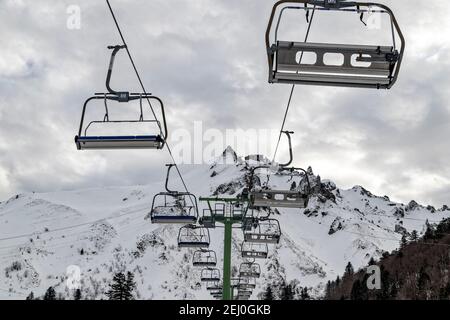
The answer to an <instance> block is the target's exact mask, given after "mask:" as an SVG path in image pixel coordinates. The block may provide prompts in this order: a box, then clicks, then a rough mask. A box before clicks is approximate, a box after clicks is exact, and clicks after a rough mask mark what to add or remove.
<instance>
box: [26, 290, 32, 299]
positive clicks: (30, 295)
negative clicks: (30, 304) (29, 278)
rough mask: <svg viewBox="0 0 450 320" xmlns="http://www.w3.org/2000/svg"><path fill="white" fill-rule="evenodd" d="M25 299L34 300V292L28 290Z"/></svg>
mask: <svg viewBox="0 0 450 320" xmlns="http://www.w3.org/2000/svg"><path fill="white" fill-rule="evenodd" d="M27 300H34V293H33V291H31V292H30V294H29V295H28V297H27Z"/></svg>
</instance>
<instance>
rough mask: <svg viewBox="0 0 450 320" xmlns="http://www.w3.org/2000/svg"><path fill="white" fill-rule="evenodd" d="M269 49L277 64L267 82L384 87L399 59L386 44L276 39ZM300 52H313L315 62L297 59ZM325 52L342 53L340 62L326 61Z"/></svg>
mask: <svg viewBox="0 0 450 320" xmlns="http://www.w3.org/2000/svg"><path fill="white" fill-rule="evenodd" d="M272 50H273V52H274V54H275V56H276V67H275V71H274V72H273V73H272V77H271V79H270V81H271V82H281V83H283V82H285V83H298V84H313V85H330V86H345V87H349V86H350V87H370V88H378V89H380V88H387V87H388V86H389V84H390V82H391V80H392V70H393V69H394V67H395V64H396V61H397V59H398V52H395V51H394V48H393V47H388V46H384V47H380V46H355V45H345V44H322V43H304V42H288V41H278V43H277V45H276V46H273V47H272ZM302 52H303V53H306V52H310V53H313V55H315V58H316V59H315V62H314V63H306V62H304V59H303V60H302V61H297V57H298V56H299V54H302ZM326 54H334V55H339V56H341V57H342V60H343V63H342V64H341V65H336V64H327V63H326V61H325V55H326ZM363 64H365V66H363Z"/></svg>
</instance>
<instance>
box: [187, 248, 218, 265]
mask: <svg viewBox="0 0 450 320" xmlns="http://www.w3.org/2000/svg"><path fill="white" fill-rule="evenodd" d="M192 264H193V266H194V267H215V266H216V265H217V255H216V252H215V251H213V250H204V249H202V250H198V251H195V252H194V256H193V257H192Z"/></svg>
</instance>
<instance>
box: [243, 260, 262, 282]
mask: <svg viewBox="0 0 450 320" xmlns="http://www.w3.org/2000/svg"><path fill="white" fill-rule="evenodd" d="M260 276H261V267H260V265H259V264H257V263H255V262H244V263H241V265H240V267H239V277H240V278H259V277H260Z"/></svg>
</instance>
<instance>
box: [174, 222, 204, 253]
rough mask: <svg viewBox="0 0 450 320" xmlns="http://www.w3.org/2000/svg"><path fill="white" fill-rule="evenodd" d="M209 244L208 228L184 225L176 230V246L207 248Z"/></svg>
mask: <svg viewBox="0 0 450 320" xmlns="http://www.w3.org/2000/svg"><path fill="white" fill-rule="evenodd" d="M209 244H210V237H209V230H208V229H207V228H204V227H200V226H196V225H192V224H190V225H186V226H184V227H181V228H180V230H179V232H178V247H180V248H208V247H209Z"/></svg>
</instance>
